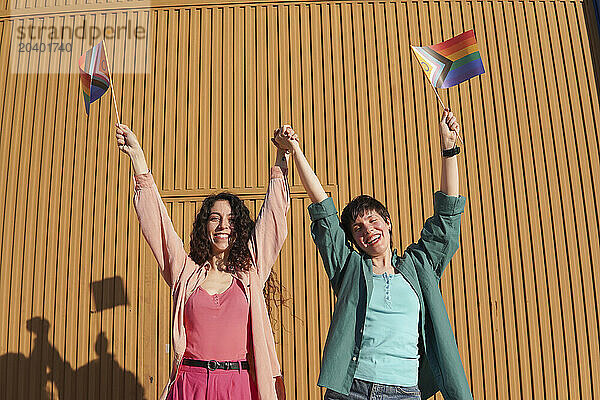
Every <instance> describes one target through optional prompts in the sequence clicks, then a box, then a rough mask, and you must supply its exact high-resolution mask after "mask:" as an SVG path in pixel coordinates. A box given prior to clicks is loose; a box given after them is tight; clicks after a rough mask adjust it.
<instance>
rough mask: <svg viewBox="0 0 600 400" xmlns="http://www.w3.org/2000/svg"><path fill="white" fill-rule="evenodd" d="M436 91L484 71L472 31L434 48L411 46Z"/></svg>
mask: <svg viewBox="0 0 600 400" xmlns="http://www.w3.org/2000/svg"><path fill="white" fill-rule="evenodd" d="M411 47H412V49H413V51H414V53H415V55H416V56H417V59H418V60H419V63H421V67H423V70H424V71H425V75H427V78H429V81H431V84H432V85H433V86H434V87H436V88H442V89H445V88H449V87H451V86H454V85H458V84H459V83H461V82H464V81H466V80H467V79H471V78H473V77H474V76H477V75H481V74H483V73H484V72H485V70H484V69H483V63H482V62H481V54H479V49H478V48H477V40H476V39H475V33H474V32H473V30H472V29H471V30H469V31H466V32H465V33H461V34H460V35H458V36H455V37H453V38H452V39H449V40H446V41H445V42H442V43H439V44H434V45H433V46H424V47H415V46H411Z"/></svg>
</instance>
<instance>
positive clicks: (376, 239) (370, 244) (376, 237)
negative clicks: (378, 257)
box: [365, 235, 381, 246]
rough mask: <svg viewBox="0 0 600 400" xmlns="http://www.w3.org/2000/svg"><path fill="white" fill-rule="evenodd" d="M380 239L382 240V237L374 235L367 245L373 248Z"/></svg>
mask: <svg viewBox="0 0 600 400" xmlns="http://www.w3.org/2000/svg"><path fill="white" fill-rule="evenodd" d="M379 239H381V235H374V236H372V237H371V238H370V239H369V240H368V241H366V242H365V244H366V245H367V246H372V245H374V244H375V243H377V242H379Z"/></svg>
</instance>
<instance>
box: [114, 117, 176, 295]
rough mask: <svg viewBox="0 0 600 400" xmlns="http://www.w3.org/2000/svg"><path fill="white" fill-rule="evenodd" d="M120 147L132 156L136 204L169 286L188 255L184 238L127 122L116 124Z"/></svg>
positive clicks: (141, 221) (151, 246)
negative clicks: (180, 234) (171, 216)
mask: <svg viewBox="0 0 600 400" xmlns="http://www.w3.org/2000/svg"><path fill="white" fill-rule="evenodd" d="M116 137H117V145H118V146H119V150H121V151H122V152H123V153H125V154H127V155H128V156H129V158H130V159H131V165H132V167H133V173H134V175H135V177H134V179H135V190H134V197H133V204H134V207H135V211H136V213H137V216H138V220H139V221H140V227H141V229H142V234H143V235H144V237H145V238H146V241H147V242H148V245H149V246H150V249H151V250H152V253H154V257H155V258H156V261H158V266H159V269H160V272H161V274H162V276H163V277H164V279H165V281H166V282H167V284H168V285H169V286H172V285H173V282H175V281H176V280H177V278H178V277H179V275H180V273H181V271H182V270H183V266H184V265H185V261H186V258H187V255H186V252H185V249H184V247H183V242H182V241H181V238H180V237H179V235H177V232H175V229H174V228H173V223H172V222H171V218H170V217H169V214H168V213H167V209H166V208H165V205H164V203H163V201H162V199H161V197H160V194H159V193H158V188H157V187H156V184H155V183H154V179H153V178H152V174H151V173H150V171H149V170H148V164H147V163H146V158H145V157H144V152H143V151H142V147H141V146H140V143H139V142H138V140H137V138H136V136H135V134H134V133H133V132H132V131H131V130H130V129H129V127H127V126H126V125H122V124H121V125H117V133H116Z"/></svg>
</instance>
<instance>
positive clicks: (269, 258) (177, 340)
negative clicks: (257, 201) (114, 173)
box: [133, 166, 290, 400]
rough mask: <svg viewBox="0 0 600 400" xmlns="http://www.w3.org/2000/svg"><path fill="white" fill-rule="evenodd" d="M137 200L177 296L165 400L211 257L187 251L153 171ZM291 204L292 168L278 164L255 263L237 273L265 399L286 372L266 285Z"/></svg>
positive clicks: (139, 179) (255, 238)
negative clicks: (187, 312) (190, 306)
mask: <svg viewBox="0 0 600 400" xmlns="http://www.w3.org/2000/svg"><path fill="white" fill-rule="evenodd" d="M133 202H134V206H135V210H136V212H137V215H138V219H139V221H140V226H141V229H142V233H143V235H144V237H145V238H146V241H147V242H148V245H149V246H150V248H151V250H152V252H153V253H154V256H155V257H156V260H157V261H158V267H159V269H160V272H161V274H162V276H163V278H164V279H165V281H166V282H167V284H168V285H169V287H170V288H171V295H172V296H173V353H174V358H173V365H172V369H171V374H170V378H169V383H168V384H167V386H166V387H165V388H164V390H163V392H162V394H161V397H160V399H161V400H163V399H165V398H166V397H167V394H168V392H169V389H170V387H171V385H172V384H173V382H174V381H175V378H176V377H177V373H178V370H179V365H180V363H181V360H182V358H183V354H184V352H185V349H186V333H185V328H184V325H183V310H184V306H185V303H186V301H187V300H188V298H189V297H190V295H191V294H192V293H193V292H194V290H195V289H196V288H197V287H198V286H199V285H200V284H202V282H203V281H204V279H206V272H207V270H208V263H206V264H205V265H202V266H200V265H198V264H196V263H195V262H194V261H193V260H192V259H191V258H190V257H189V256H188V255H187V253H186V252H185V249H184V247H183V242H182V241H181V238H180V237H179V236H178V235H177V233H176V232H175V229H174V228H173V223H172V222H171V219H170V217H169V215H168V214H167V210H166V208H165V205H164V203H163V201H162V199H161V197H160V194H159V193H158V189H157V187H156V184H155V183H154V179H153V178H152V175H151V174H150V173H146V174H142V175H137V176H135V193H134V199H133ZM289 207H290V192H289V186H288V183H287V170H282V169H281V168H279V167H277V166H274V167H272V168H271V178H270V180H269V186H268V188H267V193H266V195H265V201H264V203H263V206H262V208H261V210H260V213H259V214H258V217H257V218H256V225H255V228H254V233H253V235H252V238H251V240H250V242H249V243H248V247H249V248H250V254H251V255H252V261H253V263H252V267H251V268H250V270H249V271H247V272H240V273H238V274H237V276H236V278H237V279H239V280H240V281H241V282H242V283H243V284H244V288H245V290H246V296H247V298H248V299H249V303H250V319H251V329H252V353H253V354H251V355H249V356H250V357H249V358H250V359H251V360H252V359H253V361H254V362H253V364H254V375H255V377H256V384H257V386H258V392H259V395H260V398H261V400H277V395H276V391H275V378H276V377H278V376H280V375H281V368H280V366H279V361H278V360H277V354H276V352H275V340H274V339H273V331H272V330H271V321H270V319H269V314H268V313H267V306H266V303H265V299H264V296H263V288H264V285H265V282H266V281H267V279H268V278H269V275H270V273H271V269H272V267H273V264H274V263H275V261H276V259H277V256H278V255H279V251H280V250H281V247H282V246H283V242H284V240H285V238H286V236H287V222H286V214H287V211H288V210H289Z"/></svg>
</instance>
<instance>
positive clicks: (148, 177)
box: [133, 171, 154, 188]
mask: <svg viewBox="0 0 600 400" xmlns="http://www.w3.org/2000/svg"><path fill="white" fill-rule="evenodd" d="M133 181H134V182H135V187H136V188H143V187H151V186H152V185H153V184H154V177H153V176H152V173H151V172H150V171H148V172H146V173H145V174H139V175H134V176H133Z"/></svg>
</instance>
